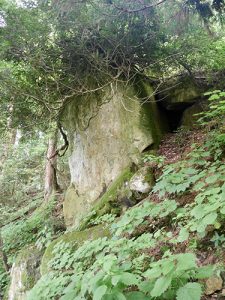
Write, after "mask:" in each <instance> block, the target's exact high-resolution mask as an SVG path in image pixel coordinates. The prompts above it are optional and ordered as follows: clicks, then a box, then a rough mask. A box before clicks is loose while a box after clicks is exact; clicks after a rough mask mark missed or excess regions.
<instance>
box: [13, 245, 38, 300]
mask: <svg viewBox="0 0 225 300" xmlns="http://www.w3.org/2000/svg"><path fill="white" fill-rule="evenodd" d="M41 256H42V253H41V252H40V251H39V250H38V249H37V248H36V247H35V246H29V247H27V248H25V249H23V250H21V252H20V254H19V255H18V257H17V259H16V261H15V263H14V264H13V266H12V269H11V274H10V276H11V282H10V286H9V290H8V298H7V299H8V300H25V299H26V293H27V291H29V290H30V289H31V288H32V287H33V286H34V284H35V283H36V282H37V281H38V279H39V278H40V269H39V266H40V261H41Z"/></svg>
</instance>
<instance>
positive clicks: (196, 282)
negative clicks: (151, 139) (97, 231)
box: [28, 91, 225, 300]
mask: <svg viewBox="0 0 225 300" xmlns="http://www.w3.org/2000/svg"><path fill="white" fill-rule="evenodd" d="M223 98H224V93H223V92H221V91H215V92H213V93H212V94H211V97H210V101H214V102H213V103H214V105H211V106H210V108H209V111H207V112H205V113H203V114H202V115H201V119H200V122H201V124H202V125H203V126H204V124H205V123H204V122H205V120H206V119H208V120H209V119H211V120H212V121H213V123H211V125H212V124H213V125H212V126H214V129H212V128H211V131H210V132H209V133H207V134H206V135H205V138H203V139H202V140H201V141H200V142H198V143H196V144H193V145H192V146H191V147H190V151H189V153H187V154H186V155H185V156H184V158H183V159H182V160H180V161H179V162H175V163H171V164H168V165H165V163H164V160H161V159H160V160H158V159H157V158H154V157H152V156H151V157H150V156H148V157H147V156H146V158H145V159H146V161H145V162H146V163H152V162H153V163H154V164H155V163H157V164H158V165H159V164H160V167H161V168H162V175H161V176H160V177H159V178H158V179H157V182H156V185H155V187H154V189H153V191H152V194H150V195H149V198H148V199H146V201H145V202H143V203H142V204H139V205H136V206H134V207H132V208H131V209H129V210H128V211H126V212H125V214H124V215H123V216H122V217H121V218H119V219H114V218H113V217H112V216H109V215H105V216H102V217H101V218H100V219H99V220H97V223H105V222H106V221H109V222H112V225H111V238H108V237H103V238H99V239H97V240H93V241H87V242H85V243H83V245H80V246H79V247H77V246H76V247H74V245H72V244H70V243H69V242H59V243H57V244H56V245H55V246H54V250H53V258H52V259H51V260H50V261H49V264H48V269H49V272H50V273H49V274H46V275H45V276H43V277H42V278H41V279H40V280H39V281H38V283H37V284H36V285H35V286H34V288H33V289H32V290H31V291H30V292H29V294H28V300H33V299H39V300H45V299H61V300H74V299H77V300H78V299H80V300H89V299H90V300H91V299H94V300H115V299H116V300H126V299H128V300H147V299H150V300H151V299H154V300H159V299H160V300H163V299H165V300H174V299H176V300H200V299H201V297H202V294H203V292H204V284H203V282H204V281H203V279H205V278H209V277H211V276H212V275H213V273H214V272H216V269H217V268H218V266H217V265H214V266H213V265H204V266H201V262H200V261H199V257H198V252H196V253H195V251H196V250H197V249H198V247H200V246H201V241H203V239H204V238H208V239H209V240H210V242H211V247H216V248H218V247H223V246H224V231H225V224H224V215H225V202H224V196H225V166H224V153H225V152H224V150H225V148H224V145H225V143H224V142H225V138H224V133H223V130H224V129H223V126H222V125H221V124H222V123H221V120H222V116H223V114H224V112H225V104H224V100H223ZM214 118H215V119H214ZM220 125H221V126H220ZM163 165H164V166H163ZM155 195H157V196H158V198H159V199H158V202H156V201H152V200H153V199H154V200H155V198H154V196H155ZM185 195H189V196H191V201H189V202H188V203H182V202H181V203H180V202H179V199H181V198H182V197H184V196H185ZM102 226H103V225H102ZM107 226H108V225H107Z"/></svg>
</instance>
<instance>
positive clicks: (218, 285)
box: [205, 276, 223, 295]
mask: <svg viewBox="0 0 225 300" xmlns="http://www.w3.org/2000/svg"><path fill="white" fill-rule="evenodd" d="M222 287H223V280H222V278H221V277H220V276H212V277H210V278H209V279H207V280H206V282H205V294H206V295H211V294H213V293H215V292H216V291H220V290H222Z"/></svg>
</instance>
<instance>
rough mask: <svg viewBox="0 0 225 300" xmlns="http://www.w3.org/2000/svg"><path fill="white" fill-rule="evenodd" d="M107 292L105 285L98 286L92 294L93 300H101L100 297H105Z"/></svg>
mask: <svg viewBox="0 0 225 300" xmlns="http://www.w3.org/2000/svg"><path fill="white" fill-rule="evenodd" d="M106 291H107V286H106V285H101V286H99V287H98V288H97V289H96V290H95V291H94V294H93V300H101V299H102V297H103V296H104V295H105V293H106Z"/></svg>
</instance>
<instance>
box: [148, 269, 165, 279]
mask: <svg viewBox="0 0 225 300" xmlns="http://www.w3.org/2000/svg"><path fill="white" fill-rule="evenodd" d="M161 275H162V270H161V268H159V267H158V268H153V269H149V270H147V271H146V272H145V276H146V277H147V278H149V279H154V278H158V277H159V276H161Z"/></svg>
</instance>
